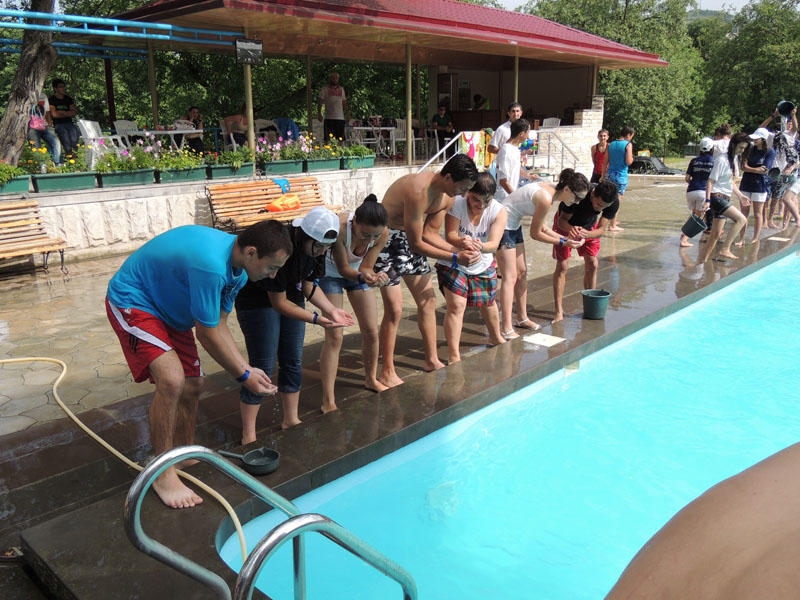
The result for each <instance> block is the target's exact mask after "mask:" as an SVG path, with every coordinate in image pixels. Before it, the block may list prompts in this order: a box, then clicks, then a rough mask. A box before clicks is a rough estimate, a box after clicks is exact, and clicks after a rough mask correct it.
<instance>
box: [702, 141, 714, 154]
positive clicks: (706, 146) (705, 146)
mask: <svg viewBox="0 0 800 600" xmlns="http://www.w3.org/2000/svg"><path fill="white" fill-rule="evenodd" d="M713 147H714V140H712V139H711V138H709V137H704V138H703V139H702V140H700V152H710V151H711V149H712V148H713Z"/></svg>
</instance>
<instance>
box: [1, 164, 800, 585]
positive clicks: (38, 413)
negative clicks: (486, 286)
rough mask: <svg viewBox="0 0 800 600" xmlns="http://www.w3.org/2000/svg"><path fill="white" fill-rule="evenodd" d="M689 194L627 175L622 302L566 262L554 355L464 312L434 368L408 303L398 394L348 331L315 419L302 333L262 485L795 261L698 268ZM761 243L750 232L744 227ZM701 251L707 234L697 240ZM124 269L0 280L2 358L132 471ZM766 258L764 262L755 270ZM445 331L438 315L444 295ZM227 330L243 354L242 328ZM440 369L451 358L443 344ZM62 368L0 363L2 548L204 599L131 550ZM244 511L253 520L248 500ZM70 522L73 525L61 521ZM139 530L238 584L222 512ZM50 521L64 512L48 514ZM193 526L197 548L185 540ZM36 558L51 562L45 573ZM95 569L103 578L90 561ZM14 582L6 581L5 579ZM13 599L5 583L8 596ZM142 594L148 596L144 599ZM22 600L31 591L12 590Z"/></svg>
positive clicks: (608, 277)
mask: <svg viewBox="0 0 800 600" xmlns="http://www.w3.org/2000/svg"><path fill="white" fill-rule="evenodd" d="M684 189H685V185H684V184H683V183H682V182H681V181H680V180H676V179H671V180H669V179H664V180H659V179H655V180H654V179H650V180H648V181H645V182H643V181H641V180H639V181H634V182H633V185H632V187H631V188H630V189H629V192H628V193H627V194H626V196H625V198H624V200H623V208H622V210H621V213H620V220H621V221H622V224H623V226H624V227H625V231H624V232H623V233H621V234H616V235H609V234H607V235H606V236H605V237H604V238H603V239H602V242H601V251H600V272H599V275H598V287H604V288H605V289H608V290H610V291H612V292H613V296H612V299H611V303H610V306H609V312H608V315H607V317H606V319H605V320H603V321H587V320H584V319H582V318H581V298H580V294H579V291H580V289H581V288H582V275H583V265H582V262H583V261H582V260H580V259H578V258H577V257H576V258H574V259H573V261H572V263H571V264H572V268H571V270H570V273H569V274H568V283H567V290H566V294H565V310H566V311H567V313H568V316H567V318H566V319H565V320H564V321H563V322H561V323H557V324H555V325H552V326H550V325H548V326H546V327H545V328H544V329H543V332H544V333H547V334H551V335H554V336H557V337H559V338H564V340H565V341H564V342H561V343H558V344H556V345H554V346H552V347H550V348H547V347H544V346H536V345H533V344H528V343H525V342H524V341H523V340H521V339H520V340H515V341H514V342H512V343H509V344H505V345H503V346H500V347H497V348H490V349H487V350H485V351H483V352H481V351H480V350H482V349H484V346H483V344H485V329H484V327H483V325H482V323H481V321H480V318H479V316H478V314H477V312H475V313H474V314H473V313H472V312H468V314H467V318H466V320H465V326H464V338H463V340H462V344H463V346H464V347H465V349H466V348H467V347H470V346H471V347H473V348H474V349H475V352H466V353H465V354H466V356H465V359H464V361H463V362H462V363H460V364H457V365H453V366H450V367H447V368H445V369H443V370H441V371H439V372H437V373H432V374H424V373H421V372H420V371H419V370H418V369H419V367H420V365H421V362H422V354H421V349H420V343H419V339H418V338H419V335H418V331H417V327H416V322H415V311H414V307H413V302H412V301H411V300H410V297H409V296H408V295H407V294H406V296H405V298H406V302H405V308H406V310H405V311H404V320H403V324H402V326H401V331H400V336H399V342H398V350H399V352H398V354H399V355H398V358H397V364H398V367H399V370H400V374H401V376H403V377H404V378H405V379H406V384H405V385H403V386H401V387H399V388H395V389H393V390H390V391H388V392H384V393H382V394H372V393H369V392H366V391H364V390H363V389H362V387H361V385H362V383H363V378H362V376H361V375H360V356H359V337H358V333H357V331H356V330H355V328H354V330H353V331H351V332H349V335H347V336H346V338H345V348H344V351H343V353H342V360H341V372H340V379H339V380H338V382H337V401H338V403H339V406H340V410H339V411H337V412H335V413H331V414H329V415H320V414H318V406H319V397H320V392H319V365H318V358H319V351H320V347H321V339H322V336H321V335H320V331H315V330H311V329H309V334H308V335H307V337H306V353H305V360H304V362H305V365H306V368H305V371H304V387H303V393H302V394H301V418H303V420H304V424H303V425H301V426H299V427H296V428H293V429H292V430H289V431H287V432H280V431H279V422H280V421H279V408H278V407H277V406H275V405H269V404H265V407H264V409H262V411H261V413H262V414H261V416H260V428H261V440H262V442H263V441H269V442H270V443H274V444H275V445H277V447H278V448H279V449H280V450H281V453H282V458H281V465H282V466H281V468H280V469H279V470H278V471H277V472H276V473H274V474H273V475H270V476H267V477H266V478H264V479H263V481H264V482H265V483H266V484H267V485H270V486H272V487H276V488H277V489H278V490H279V491H280V492H281V493H283V494H284V495H286V496H288V497H294V496H297V495H299V494H300V493H303V492H304V491H306V490H308V489H310V488H312V487H316V486H318V485H320V484H322V483H325V482H326V481H329V480H331V479H333V478H335V477H337V476H339V475H341V474H343V473H344V472H347V471H350V470H352V469H354V468H357V467H358V466H360V465H362V464H365V463H366V462H369V461H370V460H373V459H374V458H375V457H377V456H379V455H381V454H383V453H385V452H386V451H390V450H391V449H393V448H396V447H399V446H401V445H404V444H405V443H408V442H409V441H411V440H413V439H416V438H418V437H420V436H422V435H424V434H425V433H427V432H429V431H431V430H433V429H436V428H438V427H440V426H441V425H442V424H444V423H446V422H451V421H453V420H455V419H456V418H458V417H459V416H461V415H463V414H467V413H469V412H472V411H474V410H475V409H477V408H479V407H480V406H483V405H485V404H488V403H490V402H491V401H492V400H493V399H496V398H498V397H502V396H504V395H506V394H507V393H509V392H511V391H513V390H516V389H518V388H520V387H523V386H524V385H526V384H527V383H530V382H531V381H534V380H536V379H538V378H539V377H541V376H543V375H545V374H547V373H550V372H553V371H555V370H557V369H559V368H562V367H564V366H566V365H568V364H572V363H573V362H574V361H576V360H578V359H579V358H580V357H582V356H585V355H586V354H588V353H589V352H591V351H593V350H595V349H597V348H599V347H602V346H604V345H606V344H608V343H610V342H612V341H615V340H617V339H619V338H621V337H623V336H625V335H628V334H629V333H631V332H632V331H635V330H636V329H638V328H640V327H641V326H643V325H644V324H647V323H649V322H652V321H653V320H656V319H657V318H660V317H661V316H663V315H664V314H668V313H669V312H672V311H673V310H675V309H676V307H680V306H683V305H686V304H688V303H691V302H693V301H695V300H696V299H697V298H698V297H699V296H701V295H705V294H706V293H709V292H711V291H713V290H715V289H717V288H719V287H722V286H723V285H726V284H727V283H729V282H731V281H733V280H735V279H737V278H738V277H740V276H742V275H744V274H746V273H747V272H750V271H751V270H753V269H756V268H760V266H762V264H766V263H767V262H769V261H771V260H773V259H775V258H777V257H779V256H781V255H784V254H785V253H787V252H790V251H792V250H793V246H794V245H795V242H796V241H800V240H798V238H797V233H798V231H800V230H798V229H797V228H796V227H794V226H792V227H791V228H790V229H788V230H787V231H785V232H782V233H778V232H775V231H774V230H766V231H764V232H763V233H762V240H761V241H760V242H759V243H757V244H750V245H748V246H746V247H745V248H744V249H736V250H735V253H737V254H740V255H741V258H740V259H739V260H736V261H728V262H724V263H723V262H717V261H708V262H707V263H705V264H704V265H695V260H696V258H697V253H698V250H699V244H696V245H695V247H694V248H689V249H686V250H679V249H678V245H677V241H678V235H679V232H678V229H679V227H680V224H681V223H682V222H683V221H684V220H685V218H686V212H687V211H686V205H685V201H684V193H683V190H684ZM751 232H752V226H751V228H750V229H749V233H751ZM695 241H697V240H695ZM526 248H527V256H528V263H529V280H530V284H529V289H530V295H529V305H530V306H531V307H532V310H531V311H529V314H531V315H532V316H533V317H534V318H535V319H536V320H538V321H540V322H542V323H545V322H549V317H551V316H552V291H551V277H550V274H551V272H552V269H553V266H554V261H553V260H552V258H551V257H550V252H549V246H544V245H542V244H537V243H533V242H530V241H529V242H527V243H526ZM122 260H124V257H116V258H108V259H102V260H94V261H88V262H83V263H76V264H73V265H70V270H71V275H70V277H69V278H68V279H66V278H64V277H63V276H61V275H60V273H58V272H57V271H51V275H50V276H49V277H47V276H45V275H43V274H41V273H39V274H36V275H31V274H26V275H15V276H11V277H8V276H6V277H1V278H0V306H2V307H3V308H2V315H0V358H12V357H23V356H51V357H54V358H59V359H61V360H64V361H65V362H66V363H67V364H68V367H69V373H68V375H67V378H66V380H65V381H64V383H63V384H62V387H61V396H62V398H63V399H64V400H65V401H66V402H67V403H69V404H70V405H71V407H72V408H73V410H75V411H76V412H80V413H81V414H82V416H83V417H84V418H85V419H86V421H87V422H88V423H89V424H90V425H91V426H92V427H93V428H95V429H96V430H98V431H99V432H100V433H101V435H103V437H105V438H106V439H108V440H109V441H110V442H112V443H113V444H115V445H116V446H117V447H119V448H120V449H121V450H123V451H124V452H125V453H126V454H128V455H129V456H131V457H133V458H134V459H141V458H144V457H146V456H147V455H148V452H149V448H148V445H147V422H146V411H147V406H148V402H149V393H150V392H151V387H150V386H149V384H135V383H133V382H132V381H131V379H130V374H129V372H128V370H127V367H126V366H125V364H124V361H123V358H122V353H121V350H120V348H119V345H118V342H117V340H116V338H115V336H114V335H113V333H112V331H111V329H110V327H109V326H108V324H107V321H106V317H105V312H104V308H103V302H102V301H103V297H104V293H105V286H106V283H107V281H108V279H109V277H110V276H111V275H112V274H113V272H114V271H115V270H116V268H117V267H118V266H119V264H120V263H121V262H122ZM756 263H759V264H756ZM439 305H440V308H439V310H438V311H437V313H438V320H439V323H440V325H441V319H442V316H443V312H444V310H443V309H444V302H443V300H442V298H441V296H439ZM231 322H232V323H233V324H234V334H235V337H236V339H237V341H239V342H241V334H240V332H239V331H238V329H237V326H236V324H235V319H232V320H231ZM439 340H440V357H441V358H442V359H446V355H447V349H446V346H445V344H444V336H443V333H442V331H441V327H440V332H439ZM202 359H205V360H204V366H205V368H206V371H207V372H208V373H209V374H210V376H209V378H208V380H209V381H208V385H207V387H206V391H205V393H204V398H203V400H202V402H201V409H200V415H199V426H198V433H197V442H198V443H200V444H202V445H206V446H209V447H212V448H220V447H227V446H236V445H237V439H238V435H239V417H238V398H237V393H236V389H237V387H236V385H235V383H234V382H233V381H232V380H231V378H230V377H229V376H227V375H226V374H225V373H221V372H219V368H218V367H217V366H216V364H215V363H214V362H213V361H212V360H211V359H210V358H208V357H207V356H206V355H204V354H201V360H202ZM56 375H57V370H56V369H55V367H50V366H43V365H41V364H40V365H32V366H31V365H7V366H5V367H4V368H0V436H2V438H0V439H2V442H3V443H2V445H1V446H0V448H2V450H0V486H1V487H0V492H2V496H1V497H0V498H1V499H0V512H2V514H4V519H3V521H2V524H0V548H5V547H7V546H10V545H17V540H18V537H17V535H18V533H19V532H21V531H23V530H26V529H28V528H30V527H32V526H35V527H33V528H32V529H28V531H26V532H25V534H24V536H23V537H24V542H25V546H26V549H27V550H28V553H29V557H30V558H31V560H36V561H37V562H38V564H39V565H40V566H41V567H42V569H41V572H42V573H43V574H45V576H47V577H50V578H51V579H50V580H51V583H52V587H53V588H54V589H60V590H61V591H62V592H63V593H64V597H77V598H81V599H83V598H108V597H111V596H109V595H108V593H109V590H115V592H116V593H115V594H114V597H121V598H122V597H125V598H127V597H129V596H130V597H133V596H132V595H133V594H134V590H136V592H135V593H138V594H141V597H167V596H168V595H172V596H173V597H180V598H202V597H208V596H207V595H203V594H204V593H205V594H207V593H208V592H207V591H204V589H203V588H202V587H201V586H199V585H198V584H196V583H194V582H192V581H190V580H188V579H186V578H185V577H184V576H182V575H178V574H176V573H175V572H173V571H171V570H170V569H168V568H166V567H164V566H162V565H161V564H160V563H156V562H155V561H153V560H151V559H149V558H147V557H145V556H144V555H142V554H139V553H138V552H137V551H135V550H134V549H133V547H132V546H131V545H130V544H129V542H128V541H127V539H126V538H125V535H124V532H123V529H122V525H121V517H122V501H123V499H124V494H125V492H126V491H127V489H128V487H129V486H130V482H131V480H132V477H133V475H132V472H131V471H130V470H129V469H127V468H125V467H123V466H120V465H119V464H118V463H117V462H116V460H115V459H112V458H108V457H107V456H106V455H105V453H104V451H102V450H101V449H100V448H98V447H97V446H96V445H95V444H94V442H91V441H90V440H88V439H87V438H86V436H85V435H83V434H82V433H81V432H79V431H78V430H77V428H76V427H75V426H74V425H73V424H72V423H71V422H70V421H68V420H67V419H64V418H63V415H62V413H61V410H60V409H59V408H58V406H57V405H55V404H54V402H53V400H52V396H51V392H50V385H51V381H52V380H53V379H54V378H55V376H56ZM196 469H197V472H198V473H199V474H201V476H202V477H203V478H204V479H208V480H209V482H210V483H211V485H213V486H214V487H219V489H220V491H222V492H223V494H224V495H225V496H226V497H229V499H230V500H231V502H232V503H233V504H234V505H236V504H238V503H241V502H243V501H245V500H246V495H245V493H244V492H243V491H242V490H241V489H240V488H237V487H236V486H234V485H232V484H231V483H230V482H229V481H228V480H227V479H225V478H222V477H219V476H218V475H217V474H216V473H211V471H210V469H208V468H206V467H204V466H198V467H196ZM243 510H245V511H252V510H255V511H260V510H261V509H260V508H259V507H258V506H256V505H254V504H253V503H249V504H246V505H245V506H244V507H243ZM67 513H70V514H67ZM144 514H145V515H146V516H145V519H144V523H145V529H146V530H147V531H150V532H157V533H154V535H155V536H156V537H157V538H158V539H162V540H181V541H180V542H178V546H176V547H178V549H179V551H181V552H183V553H186V554H187V555H190V556H191V557H192V558H193V559H194V560H197V561H198V562H200V563H201V564H206V565H209V566H213V568H214V569H215V570H216V571H218V572H219V573H221V574H224V576H225V577H226V578H227V579H228V580H229V581H232V574H231V573H230V572H227V573H226V571H227V569H226V568H225V567H223V566H222V564H221V563H220V562H219V560H218V559H217V558H216V550H215V545H214V543H215V533H216V531H217V528H218V526H219V523H220V522H221V521H222V520H223V519H224V518H225V515H224V513H222V511H221V509H220V508H219V507H218V506H217V505H216V504H215V503H213V502H211V501H206V502H205V503H204V504H203V505H202V506H201V507H198V508H195V509H191V510H187V511H171V510H168V509H166V508H164V507H163V506H161V505H160V503H159V502H158V500H156V499H153V498H148V500H147V502H146V503H145V510H144ZM56 517H57V518H56ZM190 531H191V532H192V534H191V536H190V534H189V533H188V532H190ZM44 563H47V564H48V567H46V568H45V567H44ZM99 564H102V565H103V566H102V568H98V567H97V565H99ZM4 571H6V572H7V576H6V577H3V572H4ZM9 573H10V572H8V571H7V570H6V569H3V568H0V585H2V586H3V587H0V592H2V593H3V596H4V597H10V598H14V597H15V596H13V595H11V596H8V595H7V594H6V593H5V592H6V591H8V592H9V593H12V592H14V590H13V589H11V588H15V587H17V586H18V585H19V578H18V577H17V575H16V573H15V574H13V575H11V574H9ZM7 588H8V589H7ZM146 590H157V591H153V592H152V594H154V595H151V594H148V592H147V591H146ZM18 597H20V598H23V597H25V598H30V597H32V596H30V595H23V596H18Z"/></svg>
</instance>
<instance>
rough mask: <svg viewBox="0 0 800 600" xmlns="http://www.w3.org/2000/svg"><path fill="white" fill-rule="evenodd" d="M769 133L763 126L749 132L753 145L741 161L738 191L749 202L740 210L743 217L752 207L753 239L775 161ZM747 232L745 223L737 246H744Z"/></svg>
mask: <svg viewBox="0 0 800 600" xmlns="http://www.w3.org/2000/svg"><path fill="white" fill-rule="evenodd" d="M769 138H770V133H769V131H767V130H766V129H764V128H763V127H759V128H758V129H756V130H755V132H754V133H751V134H750V139H751V140H753V146H752V147H750V148H749V151H748V152H747V154H746V156H744V157H743V158H744V160H743V161H742V171H744V175H743V176H742V181H741V183H740V184H739V191H740V192H742V195H743V196H744V197H745V198H747V199H748V200H750V204H747V205H745V204H742V205H741V211H742V214H743V215H744V217H745V219H746V218H747V217H749V216H750V205H752V207H753V217H754V220H755V225H754V226H753V241H754V242H755V241H757V240H758V236H759V235H760V234H761V226H762V224H763V223H764V206H765V205H766V202H767V198H769V182H768V181H767V173H768V172H769V170H770V169H771V168H772V163H774V162H775V151H774V150H773V149H772V148H770V147H769ZM746 232H747V223H745V226H744V227H742V231H741V233H740V234H739V241H738V242H736V246H737V247H742V246H744V237H745V233H746Z"/></svg>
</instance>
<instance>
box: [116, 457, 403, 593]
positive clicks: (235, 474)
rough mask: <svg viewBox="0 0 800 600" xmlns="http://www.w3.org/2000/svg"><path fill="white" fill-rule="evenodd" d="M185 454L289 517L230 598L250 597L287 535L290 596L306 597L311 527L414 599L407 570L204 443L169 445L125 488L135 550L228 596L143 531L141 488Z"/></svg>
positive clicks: (211, 576)
mask: <svg viewBox="0 0 800 600" xmlns="http://www.w3.org/2000/svg"><path fill="white" fill-rule="evenodd" d="M187 459H197V460H201V461H203V462H207V463H209V464H210V465H211V466H213V467H214V468H216V469H217V470H219V471H222V472H223V473H224V474H225V475H227V476H228V477H230V478H231V479H233V480H234V481H236V482H237V483H239V484H240V485H242V487H244V488H246V489H247V490H248V491H249V492H250V493H252V494H253V495H255V496H257V497H258V498H260V499H261V500H263V501H264V502H266V503H267V504H269V505H270V506H272V507H273V508H276V509H278V510H281V511H283V512H284V513H285V514H286V515H288V516H289V517H290V518H289V519H288V520H286V521H284V522H283V523H280V524H279V525H277V526H276V527H275V528H273V529H272V531H270V532H269V533H268V534H267V535H265V536H264V537H263V538H262V539H261V540H260V541H259V542H258V544H256V546H255V548H253V551H252V552H251V553H250V555H249V556H248V557H247V560H246V561H245V562H244V565H242V570H241V571H240V572H239V576H238V577H237V579H236V586H235V588H234V595H233V598H234V600H250V599H251V598H252V597H253V589H254V587H255V582H256V579H257V578H258V574H259V573H260V572H261V569H262V567H263V566H264V564H265V563H266V561H267V560H269V559H270V558H271V557H272V556H273V555H274V554H275V552H277V550H278V548H280V547H281V546H282V545H283V544H284V543H285V542H287V541H289V540H292V545H293V562H294V598H295V600H305V598H306V578H305V571H306V568H305V544H304V541H303V537H302V534H304V533H307V532H312V531H317V532H319V533H321V534H322V535H324V536H325V537H327V538H328V539H330V540H332V541H333V542H336V543H337V544H338V545H339V546H341V547H342V548H344V549H345V550H347V551H349V552H350V553H352V554H354V555H355V556H358V557H359V558H360V559H362V560H363V561H364V562H366V563H367V564H369V565H371V566H373V567H375V568H376V569H378V570H379V571H380V572H382V573H383V574H384V575H386V576H387V577H390V578H392V579H394V580H395V581H396V582H397V583H399V584H400V586H401V587H402V588H403V600H417V586H416V584H415V583H414V579H413V578H412V577H411V574H410V573H409V572H408V571H406V570H405V569H404V568H403V567H401V566H400V565H398V564H397V563H395V562H394V561H392V560H391V559H389V558H387V557H386V556H384V555H383V554H381V553H380V552H378V551H377V550H376V549H375V548H373V547H372V546H370V545H369V544H367V543H366V542H364V541H363V540H361V539H360V538H359V537H357V536H355V535H354V534H352V533H351V532H350V531H348V530H347V529H345V528H344V527H342V526H341V525H339V524H338V523H336V522H335V521H332V520H330V519H328V518H327V517H325V516H323V515H318V514H315V513H306V514H302V513H301V512H300V510H299V509H298V508H297V506H295V504H294V503H292V502H290V501H289V500H287V499H286V498H284V497H283V496H281V495H280V494H278V493H277V492H275V491H274V490H272V489H270V488H269V487H267V486H266V485H264V484H263V483H261V482H260V481H258V479H256V478H255V477H252V476H251V475H248V474H247V473H245V472H244V471H242V470H241V469H239V468H238V467H236V466H234V465H232V464H231V463H230V462H228V461H227V460H225V459H224V458H222V456H220V455H219V454H217V453H216V452H214V451H213V450H210V449H209V448H205V447H203V446H183V447H181V448H175V449H173V450H168V451H167V452H164V454H162V455H161V456H159V457H157V458H156V459H155V460H153V462H151V463H150V464H149V465H148V466H147V467H146V468H145V469H144V470H143V471H142V472H141V473H139V475H138V476H137V477H136V479H135V480H134V481H133V484H132V485H131V488H130V490H128V496H127V497H126V498H125V512H124V522H125V532H126V533H127V534H128V539H129V540H130V541H131V543H132V544H133V545H134V546H135V547H136V548H137V549H138V550H139V551H141V552H143V553H144V554H147V555H148V556H150V557H152V558H155V559H156V560H158V561H161V562H162V563H164V564H166V565H168V566H170V567H172V568H173V569H175V570H177V571H180V572H181V573H183V574H185V575H188V576H189V577H191V578H192V579H195V580H197V581H199V582H201V583H204V584H206V585H207V586H209V587H210V588H212V589H213V590H214V591H215V593H216V596H217V598H220V599H222V600H231V591H230V588H229V587H228V584H227V583H226V582H225V580H224V579H223V578H222V577H220V576H219V575H217V574H216V573H214V572H212V571H210V570H209V569H206V568H205V567H202V566H200V565H198V564H197V563H196V562H194V561H192V560H190V559H188V558H186V557H185V556H183V555H182V554H178V553H177V552H175V551H174V550H172V549H170V548H168V547H167V546H164V545H163V544H161V543H159V542H157V541H155V540H154V539H152V538H151V537H149V536H148V535H147V534H146V533H144V531H143V530H142V524H141V519H140V513H141V509H142V500H143V499H144V494H145V492H147V490H148V489H150V486H151V485H152V483H153V481H154V480H155V479H156V478H157V477H158V476H159V475H161V473H163V472H164V471H165V470H167V469H168V468H169V467H171V466H173V465H175V464H176V463H178V462H181V461H184V460H187Z"/></svg>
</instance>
